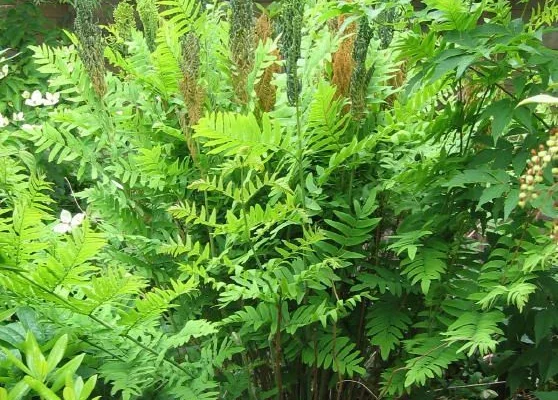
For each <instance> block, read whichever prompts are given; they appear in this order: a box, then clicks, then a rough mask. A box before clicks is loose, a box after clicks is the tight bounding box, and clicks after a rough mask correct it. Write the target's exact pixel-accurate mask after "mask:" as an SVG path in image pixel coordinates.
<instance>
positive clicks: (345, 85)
mask: <svg viewBox="0 0 558 400" xmlns="http://www.w3.org/2000/svg"><path fill="white" fill-rule="evenodd" d="M345 19H346V17H345V16H344V15H341V16H339V17H338V18H337V23H336V29H337V30H338V31H339V33H342V34H343V35H345V37H344V38H343V40H342V41H341V43H340V44H339V48H338V49H337V51H336V52H335V53H334V54H333V56H332V66H333V76H332V83H333V84H334V85H335V87H336V92H335V95H336V97H337V98H339V97H348V96H349V89H350V85H351V75H352V73H353V68H354V60H353V57H352V53H353V47H354V42H355V37H354V33H355V31H356V24H355V23H354V22H353V23H351V24H349V25H348V26H347V28H346V29H345V30H344V31H343V32H341V29H342V26H343V23H344V22H345Z"/></svg>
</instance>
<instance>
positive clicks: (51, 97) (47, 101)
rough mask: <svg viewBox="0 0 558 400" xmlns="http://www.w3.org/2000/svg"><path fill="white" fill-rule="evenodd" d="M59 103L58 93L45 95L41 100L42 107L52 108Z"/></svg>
mask: <svg viewBox="0 0 558 400" xmlns="http://www.w3.org/2000/svg"><path fill="white" fill-rule="evenodd" d="M58 101H60V93H49V92H46V93H45V98H44V100H43V105H45V106H53V105H55V104H56V103H58Z"/></svg>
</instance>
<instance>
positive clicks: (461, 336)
mask: <svg viewBox="0 0 558 400" xmlns="http://www.w3.org/2000/svg"><path fill="white" fill-rule="evenodd" d="M504 319H505V316H504V314H503V313H502V312H500V311H496V310H494V311H489V312H479V311H469V312H466V313H464V314H462V315H460V316H459V318H457V320H456V321H455V322H454V323H453V324H451V325H450V326H449V327H448V331H447V332H444V333H442V335H444V336H447V339H445V341H447V342H449V343H451V344H453V343H456V342H465V344H464V345H462V346H461V347H460V348H458V349H457V352H458V353H459V352H462V351H465V350H468V352H467V355H468V356H471V355H472V354H473V353H474V352H475V351H477V350H478V351H479V353H480V354H481V355H485V354H487V353H489V352H494V351H495V350H496V345H497V344H498V340H496V339H494V338H493V337H494V336H499V335H503V334H504V332H503V331H502V330H501V329H500V328H498V324H500V323H502V322H503V321H504Z"/></svg>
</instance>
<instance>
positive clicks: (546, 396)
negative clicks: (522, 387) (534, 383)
mask: <svg viewBox="0 0 558 400" xmlns="http://www.w3.org/2000/svg"><path fill="white" fill-rule="evenodd" d="M535 396H537V397H538V399H539V400H556V399H558V391H553V392H535Z"/></svg>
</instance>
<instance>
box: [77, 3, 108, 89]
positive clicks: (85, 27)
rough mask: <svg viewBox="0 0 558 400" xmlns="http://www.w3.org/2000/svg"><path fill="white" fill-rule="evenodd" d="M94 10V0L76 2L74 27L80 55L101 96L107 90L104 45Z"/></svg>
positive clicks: (94, 86)
mask: <svg viewBox="0 0 558 400" xmlns="http://www.w3.org/2000/svg"><path fill="white" fill-rule="evenodd" d="M94 10H95V2H94V1H93V0H80V1H78V2H76V19H75V22H74V28H75V32H76V35H77V37H78V39H79V48H78V52H79V56H80V58H81V61H82V62H83V65H84V67H85V70H86V71H87V74H88V75H89V78H90V79H91V83H92V85H93V90H94V91H95V93H96V94H97V95H98V96H99V97H103V96H104V95H105V93H106V91H107V85H106V82H105V59H104V56H103V52H104V45H103V38H102V35H101V29H100V28H99V26H97V24H96V23H95V21H94V17H93V15H94Z"/></svg>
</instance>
